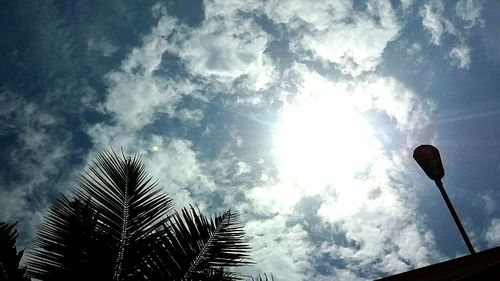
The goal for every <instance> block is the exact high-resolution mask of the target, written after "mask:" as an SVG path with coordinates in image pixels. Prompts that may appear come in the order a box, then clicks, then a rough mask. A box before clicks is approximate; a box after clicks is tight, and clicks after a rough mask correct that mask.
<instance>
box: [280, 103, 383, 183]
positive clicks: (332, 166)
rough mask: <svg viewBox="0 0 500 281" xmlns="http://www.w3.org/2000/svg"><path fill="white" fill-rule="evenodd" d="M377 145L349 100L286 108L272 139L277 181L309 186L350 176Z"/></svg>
mask: <svg viewBox="0 0 500 281" xmlns="http://www.w3.org/2000/svg"><path fill="white" fill-rule="evenodd" d="M376 143H377V142H376V139H375V138H374V136H373V130H372V127H371V125H370V124H369V122H368V120H367V119H366V118H365V117H364V116H363V114H362V113H361V112H359V110H357V108H356V106H355V104H354V102H353V101H352V99H350V98H349V96H341V95H339V96H335V95H326V94H323V95H310V96H307V97H305V98H302V99H300V100H298V101H296V102H294V103H293V104H290V105H287V106H286V107H285V108H284V109H283V112H282V115H281V118H280V120H279V122H278V123H277V126H276V131H275V134H274V138H273V145H274V152H275V155H276V160H277V164H278V167H279V168H278V169H279V173H280V177H281V178H284V179H287V180H293V181H294V182H296V183H299V184H306V185H309V186H314V185H326V184H331V183H334V182H338V181H339V180H341V179H346V178H352V177H354V176H355V174H356V173H357V172H360V171H362V170H363V169H365V168H366V167H367V165H368V164H369V163H370V162H371V161H372V160H373V159H374V156H375V152H374V151H375V150H374V149H373V147H374V146H375V145H376Z"/></svg>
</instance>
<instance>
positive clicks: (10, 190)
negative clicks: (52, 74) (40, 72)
mask: <svg viewBox="0 0 500 281" xmlns="http://www.w3.org/2000/svg"><path fill="white" fill-rule="evenodd" d="M0 103H1V104H2V108H1V110H0V120H2V122H1V123H2V125H0V129H1V131H2V133H1V134H4V135H5V136H7V137H9V138H10V139H11V140H12V142H10V143H9V144H5V146H6V147H9V149H8V151H9V152H8V155H4V157H6V159H9V161H8V162H6V163H4V164H3V169H2V171H1V172H0V175H1V182H0V184H1V185H2V189H1V190H0V198H1V199H0V205H1V206H2V208H0V221H17V220H19V221H20V228H21V229H20V230H21V232H22V233H23V234H24V235H26V236H24V237H23V239H30V238H31V237H32V236H33V235H34V233H35V230H36V226H37V225H38V224H39V222H40V220H41V216H42V214H43V212H44V210H43V209H44V208H45V205H46V204H47V202H43V201H42V202H39V201H37V200H35V199H34V198H33V197H35V198H36V197H39V198H45V194H46V192H47V191H46V190H45V189H41V188H42V187H44V186H45V185H46V184H48V183H50V184H52V185H53V186H54V190H59V191H65V190H66V189H67V187H68V186H66V184H67V175H65V174H64V173H62V172H61V170H62V169H61V168H62V167H63V166H64V165H66V164H67V161H68V158H69V157H70V155H71V151H70V147H71V145H70V141H71V135H69V134H68V133H67V132H66V131H64V130H62V129H60V128H59V126H60V124H61V123H62V120H61V119H60V118H59V117H58V116H55V115H53V114H50V113H49V112H47V111H46V110H45V109H43V108H42V107H40V106H38V105H36V104H34V103H31V102H29V101H27V100H26V99H24V98H23V97H22V96H21V95H16V94H15V93H13V92H10V91H3V92H1V93H0ZM34 194H36V196H33V195H34ZM33 200H35V201H33ZM33 205H37V207H36V208H33ZM22 243H24V241H23V242H22Z"/></svg>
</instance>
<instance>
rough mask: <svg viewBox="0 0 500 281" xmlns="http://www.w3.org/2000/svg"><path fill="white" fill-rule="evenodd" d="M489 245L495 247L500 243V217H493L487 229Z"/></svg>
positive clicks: (486, 235)
mask: <svg viewBox="0 0 500 281" xmlns="http://www.w3.org/2000/svg"><path fill="white" fill-rule="evenodd" d="M485 239H486V242H488V246H490V247H495V246H498V245H499V244H500V219H496V218H495V219H492V220H491V222H490V225H489V226H488V228H487V229H486V234H485Z"/></svg>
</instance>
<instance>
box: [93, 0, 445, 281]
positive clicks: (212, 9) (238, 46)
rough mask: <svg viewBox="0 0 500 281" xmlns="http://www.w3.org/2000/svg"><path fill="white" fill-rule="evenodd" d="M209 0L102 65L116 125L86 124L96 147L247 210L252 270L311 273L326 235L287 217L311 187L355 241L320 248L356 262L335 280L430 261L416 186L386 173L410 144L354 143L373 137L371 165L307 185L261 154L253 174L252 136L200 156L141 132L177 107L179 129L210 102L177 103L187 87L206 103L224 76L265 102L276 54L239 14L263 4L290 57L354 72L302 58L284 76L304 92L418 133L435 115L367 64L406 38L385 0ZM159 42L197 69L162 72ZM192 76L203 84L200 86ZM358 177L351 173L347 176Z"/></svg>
mask: <svg viewBox="0 0 500 281" xmlns="http://www.w3.org/2000/svg"><path fill="white" fill-rule="evenodd" d="M205 4H206V7H205V20H204V21H203V22H202V23H200V25H199V26H198V27H196V28H194V29H189V28H187V27H184V26H181V25H179V23H178V22H176V21H175V20H173V19H172V18H169V17H168V16H166V15H163V16H162V18H161V20H160V24H159V25H158V26H157V27H155V28H154V29H153V33H154V34H162V35H166V36H167V37H168V38H170V39H167V40H164V38H160V37H158V36H150V37H145V39H144V42H143V45H142V46H140V47H138V48H136V49H135V50H134V51H133V52H132V53H131V54H130V55H129V56H128V57H127V58H126V60H124V62H123V63H122V65H121V67H120V68H119V69H117V70H116V71H113V72H111V73H110V74H109V75H108V81H109V86H110V88H109V91H108V97H107V101H106V103H105V104H103V105H102V106H103V110H104V111H106V112H109V113H112V114H113V116H114V118H115V120H116V121H117V122H116V123H113V124H112V125H105V124H98V125H95V126H93V127H92V128H90V129H89V131H88V132H89V135H90V136H91V137H92V139H93V142H94V148H95V149H96V150H100V149H102V148H108V147H109V146H113V147H115V148H116V147H120V146H123V147H124V148H125V149H126V153H129V152H131V151H132V152H135V151H137V152H142V153H143V154H144V155H145V158H144V160H145V162H146V165H147V167H148V170H149V171H150V172H151V173H152V175H153V176H154V177H155V178H156V179H158V180H159V182H160V184H161V185H162V186H165V187H166V191H167V192H170V193H172V195H173V197H174V199H176V200H177V202H178V203H179V205H183V204H186V203H189V202H191V201H192V199H194V200H196V202H197V203H198V204H200V205H201V208H202V209H205V208H207V209H209V208H210V207H214V206H212V205H211V204H213V203H212V202H209V200H210V194H211V193H212V192H214V191H217V194H218V195H219V196H220V197H222V198H221V201H222V202H223V203H224V204H226V203H227V204H231V205H233V206H234V208H235V209H240V210H246V211H248V212H249V214H248V215H249V217H250V221H248V222H247V223H246V230H247V234H248V235H249V237H250V241H251V244H252V246H253V257H254V259H255V260H256V261H257V263H258V264H257V267H256V268H253V269H248V272H255V271H261V272H273V273H274V274H275V275H276V276H279V278H280V279H284V280H304V279H306V277H311V276H312V275H314V274H313V273H311V270H312V265H311V258H312V257H313V256H314V255H317V254H318V253H315V252H313V250H314V249H317V248H316V247H317V245H314V243H321V242H318V241H310V240H309V237H308V231H310V230H309V229H306V228H304V227H303V226H300V225H298V224H294V223H291V218H293V217H294V216H297V215H300V214H297V213H296V212H297V210H296V209H295V207H296V205H297V203H298V202H300V200H301V199H302V198H303V197H305V196H319V197H320V199H321V205H320V206H317V207H318V208H319V211H318V214H317V215H318V216H319V217H320V218H321V220H322V221H323V223H325V224H328V225H333V226H336V227H337V228H338V230H339V233H337V234H339V235H344V236H345V238H346V239H348V240H349V241H353V242H354V243H355V244H356V245H357V246H356V247H351V246H348V245H333V244H331V243H330V242H331V241H329V242H326V243H325V247H324V248H323V250H324V253H327V254H329V255H330V256H331V257H333V258H342V259H345V260H346V261H348V262H350V263H352V267H348V268H336V269H334V270H333V272H334V273H335V274H337V277H339V278H340V277H342V278H345V279H346V280H361V279H362V277H360V275H359V274H358V272H357V271H361V270H362V269H363V268H364V267H365V268H367V269H368V270H378V271H382V272H387V273H394V272H399V271H403V270H406V269H409V268H412V267H415V266H421V265H424V264H427V263H429V262H431V261H433V260H434V259H435V258H436V254H435V253H434V252H433V251H432V250H430V249H432V248H433V246H434V244H433V243H434V241H433V237H432V235H431V234H430V233H429V232H428V231H427V230H426V229H425V228H423V227H422V225H421V222H420V221H419V220H418V219H417V218H416V217H415V215H414V211H415V208H416V203H415V202H414V201H415V200H416V199H415V194H414V193H412V192H407V188H408V186H409V183H400V184H394V183H393V182H392V178H394V177H400V176H401V173H403V172H404V167H405V165H402V164H401V162H402V160H401V157H403V156H398V155H399V154H401V151H402V150H403V149H406V148H407V147H406V146H407V144H406V143H404V141H405V140H403V143H397V144H395V147H392V148H386V147H383V146H382V143H383V142H382V141H380V140H376V139H370V140H367V139H360V140H359V141H360V142H365V143H367V142H368V143H370V144H372V143H373V144H374V145H373V147H372V146H367V147H368V148H367V150H368V149H371V148H373V150H372V151H371V152H370V155H371V157H372V158H370V159H369V161H366V163H365V164H366V165H364V168H366V169H365V170H363V171H359V170H356V171H355V172H356V173H346V174H345V175H339V176H338V177H337V178H338V179H335V177H332V176H330V177H326V178H325V180H324V181H319V182H318V184H317V185H315V186H308V185H306V184H305V183H304V182H301V181H300V180H296V178H292V179H290V178H287V176H285V175H286V174H283V173H282V171H281V170H280V168H279V167H274V166H273V165H274V164H275V163H272V162H271V163H268V162H265V163H264V162H263V163H262V166H266V167H267V169H268V170H270V171H271V170H273V171H274V172H275V174H272V173H271V174H267V173H264V172H263V173H262V174H259V173H258V172H256V171H258V170H257V168H256V167H255V166H254V165H255V163H252V162H250V161H247V159H240V156H241V155H239V154H238V153H241V150H240V149H241V148H242V146H243V144H245V142H249V141H252V139H243V136H239V135H237V134H232V133H231V132H230V133H231V136H230V138H231V140H229V141H228V143H230V144H228V145H221V146H222V148H221V149H220V150H219V151H217V155H215V156H213V159H203V161H202V160H201V159H199V158H198V154H197V151H195V150H194V148H193V146H192V144H191V142H190V141H189V140H186V139H181V138H171V137H168V136H157V135H147V134H145V133H144V132H143V131H141V130H142V129H143V128H144V127H145V126H146V125H148V124H151V123H152V122H153V121H155V120H156V119H157V118H175V117H177V118H179V119H181V120H182V121H183V122H185V125H196V124H197V123H198V122H202V121H203V118H205V117H206V116H207V115H206V112H203V111H202V110H201V109H197V108H194V109H191V108H190V109H189V110H187V109H183V108H179V106H180V101H181V100H182V98H183V97H184V96H187V95H191V96H194V97H195V98H200V97H201V95H202V94H201V93H200V92H203V94H204V95H205V97H201V98H203V99H204V100H206V101H209V99H210V97H209V96H210V93H205V92H204V91H205V90H204V89H206V87H205V86H210V87H218V85H219V84H224V86H223V87H227V88H228V89H231V88H232V84H233V83H234V82H235V81H240V80H244V81H246V82H245V87H243V88H244V93H239V94H238V98H236V99H232V100H228V101H227V102H228V103H229V104H230V105H234V104H231V102H233V103H238V102H240V101H241V100H244V99H243V98H241V96H250V98H248V99H245V101H244V104H245V105H246V106H250V107H251V106H254V107H258V106H262V103H263V101H265V99H263V98H262V97H261V96H262V93H261V92H259V90H261V89H263V88H266V87H267V86H268V85H270V84H271V83H274V82H273V81H272V80H273V79H275V78H277V76H276V73H275V70H274V68H273V66H272V63H271V60H270V58H269V57H267V55H265V54H264V50H265V49H266V47H267V44H268V42H269V41H270V40H271V38H270V35H269V34H266V33H265V32H264V31H263V30H262V29H261V27H260V26H259V25H258V24H257V23H256V22H255V21H254V20H253V19H252V17H246V16H242V14H245V12H249V11H258V12H263V13H266V15H268V16H269V17H271V19H272V20H273V21H274V22H275V23H278V24H280V23H281V24H285V25H287V29H288V31H290V32H291V34H295V37H293V38H291V40H292V43H291V45H292V51H293V52H295V55H304V54H305V53H307V52H308V51H311V52H312V53H313V54H314V56H315V59H319V60H320V61H327V62H330V63H333V64H335V66H336V67H337V68H338V69H340V70H341V71H343V72H344V73H346V74H349V75H351V76H352V77H354V78H351V79H346V80H341V79H339V80H337V81H331V80H330V79H328V78H326V77H324V76H322V75H320V74H318V73H316V72H314V71H313V70H311V69H308V68H307V67H306V66H305V65H303V64H299V63H295V64H294V65H293V66H292V69H288V70H287V72H288V73H289V74H290V73H293V75H292V76H293V77H295V78H296V79H295V80H293V81H287V82H282V84H285V83H289V84H291V87H290V88H291V89H294V88H296V89H297V90H298V92H297V93H295V94H296V95H295V97H297V99H300V98H299V97H301V96H314V95H317V94H322V95H324V96H338V97H341V99H339V100H341V101H348V102H349V106H346V107H349V109H350V108H351V107H352V108H353V109H354V110H356V112H357V113H359V114H365V115H370V114H382V115H385V117H388V119H390V120H392V123H391V124H389V125H388V126H389V127H391V129H392V130H394V131H396V132H397V133H399V134H402V135H405V136H409V135H418V133H419V131H420V130H422V129H423V128H425V127H426V126H427V124H428V123H429V118H430V115H431V113H432V111H433V109H434V105H433V104H432V103H431V102H430V101H428V100H424V99H421V98H419V97H418V96H417V95H416V94H415V93H414V92H412V91H411V90H409V89H408V88H407V87H405V85H404V84H402V83H401V82H399V81H397V80H396V79H394V78H391V77H381V76H378V75H375V74H368V73H366V72H370V71H373V70H374V69H375V68H376V67H377V65H378V64H379V63H380V60H381V57H382V54H383V52H384V49H385V47H386V46H387V44H388V43H389V42H390V41H391V40H394V39H395V38H396V37H397V36H398V33H399V30H400V24H399V22H398V20H397V18H396V15H395V12H394V11H393V10H392V8H391V6H390V4H389V3H388V2H384V1H370V2H369V4H368V5H367V9H366V10H365V11H354V10H353V8H352V3H351V2H350V1H331V2H318V1H314V2H310V3H309V2H307V3H306V2H301V3H299V2H297V1H292V0H290V1H279V2H278V1H272V2H265V3H264V2H256V1H238V2H236V3H229V2H228V1H207V2H206V3H205ZM233 4H234V5H236V6H234V7H233V6H231V5H233ZM162 13H164V12H162ZM169 34H172V35H171V36H168V35H169ZM165 52H170V53H172V54H174V55H176V56H178V57H179V58H180V60H181V62H182V63H183V64H184V65H185V66H186V68H187V71H188V72H189V74H190V75H192V76H195V78H192V77H188V78H187V79H188V80H186V81H179V80H174V79H170V78H166V77H158V76H155V70H156V69H157V68H158V66H159V65H160V62H161V57H162V54H164V53H165ZM361 74H365V75H361ZM356 77H358V78H356ZM191 78H192V81H195V80H196V81H200V80H201V82H196V83H199V84H194V82H192V81H191V80H189V79H191ZM280 82H281V81H280ZM202 84H204V85H202ZM276 84H277V85H280V83H276ZM214 85H215V86H214ZM283 88H286V86H283ZM198 89H203V91H201V90H200V91H198ZM287 90H288V89H287ZM207 91H209V90H207ZM277 91H278V92H279V91H280V89H277ZM276 96H277V97H278V98H277V99H281V100H280V102H283V103H285V104H287V103H289V102H290V100H292V99H293V98H292V97H293V95H288V96H287V95H286V94H284V95H281V94H280V93H276ZM342 106H343V104H340V105H337V108H340V107H342ZM285 107H286V106H285ZM217 126H221V127H224V130H226V131H228V130H230V128H227V127H226V124H218V123H212V124H210V125H208V124H207V126H206V128H207V137H208V136H211V135H210V134H212V131H216V130H215V129H217V128H218V127H217ZM210 128H211V129H210ZM166 135H168V132H167V133H166ZM363 136H365V135H363ZM370 137H371V135H370ZM221 141H224V140H221ZM152 145H156V146H158V148H159V149H158V151H156V152H151V151H150V150H149V149H150V147H152ZM263 149H266V148H263ZM344 155H345V153H344ZM406 156H407V155H406ZM326 157H329V158H328V159H327V162H325V163H330V164H335V165H337V166H338V167H340V165H339V162H338V161H340V160H338V159H335V158H334V157H331V155H328V154H327V155H326ZM328 161H330V162H328ZM374 163H376V165H375V164H374ZM351 166H352V165H351ZM263 169H265V168H263ZM325 169H326V168H323V169H322V171H325ZM254 172H255V177H256V178H259V177H260V181H259V180H256V181H255V182H252V181H251V180H248V181H247V182H244V183H239V184H236V185H234V186H233V185H232V184H233V183H235V182H236V183H237V182H238V178H241V177H249V178H250V177H251V174H252V173H254ZM350 172H352V171H350ZM325 174H327V173H322V174H321V175H325ZM354 174H356V175H357V176H356V177H353V176H354ZM209 175H210V176H209ZM288 175H290V173H289V174H288ZM349 177H350V180H349V179H348V178H349ZM216 183H217V184H221V186H218V187H217V188H223V189H224V190H221V189H216V187H215V184H216ZM325 239H327V241H328V238H325Z"/></svg>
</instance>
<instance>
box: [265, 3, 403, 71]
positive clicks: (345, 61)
mask: <svg viewBox="0 0 500 281" xmlns="http://www.w3.org/2000/svg"><path fill="white" fill-rule="evenodd" d="M267 9H268V10H267V13H268V14H269V16H270V17H271V18H272V19H273V20H275V21H276V22H278V23H285V24H287V26H288V27H289V28H290V29H292V30H293V32H294V33H296V36H295V38H294V41H293V46H294V49H295V51H296V52H302V53H303V52H304V51H306V52H307V51H311V52H312V53H313V55H314V57H316V58H317V59H320V60H323V61H326V62H329V63H334V64H335V65H336V67H337V68H338V69H339V70H340V71H342V72H343V73H345V74H349V75H352V76H358V75H360V74H361V73H363V72H366V71H371V70H374V69H375V68H376V66H377V65H378V64H379V63H380V58H381V56H382V54H383V51H384V49H385V47H386V46H387V44H388V42H390V41H392V40H393V39H395V38H396V37H397V35H398V33H399V29H400V24H399V23H398V20H397V18H396V15H395V11H394V10H393V9H392V8H391V5H390V3H388V2H385V1H369V2H368V3H367V8H366V10H365V11H362V12H361V11H355V10H354V8H353V6H352V3H351V1H321V2H314V3H306V2H302V1H295V0H289V1H279V2H273V4H270V5H268V7H267ZM303 55H305V54H303Z"/></svg>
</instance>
